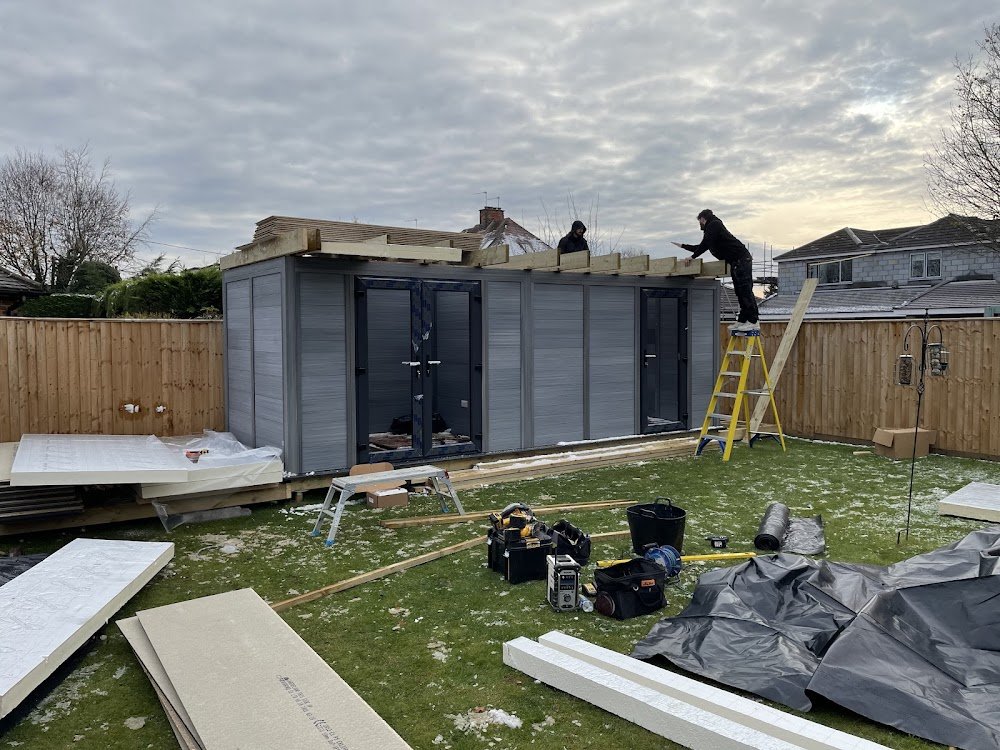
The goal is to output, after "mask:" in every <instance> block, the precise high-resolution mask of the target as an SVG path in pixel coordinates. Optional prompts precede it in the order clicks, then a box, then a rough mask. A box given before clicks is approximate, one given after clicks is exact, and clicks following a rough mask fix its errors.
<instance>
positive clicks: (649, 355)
mask: <svg viewBox="0 0 1000 750" xmlns="http://www.w3.org/2000/svg"><path fill="white" fill-rule="evenodd" d="M642 356H643V357H645V358H646V359H656V355H655V354H643V355H642Z"/></svg>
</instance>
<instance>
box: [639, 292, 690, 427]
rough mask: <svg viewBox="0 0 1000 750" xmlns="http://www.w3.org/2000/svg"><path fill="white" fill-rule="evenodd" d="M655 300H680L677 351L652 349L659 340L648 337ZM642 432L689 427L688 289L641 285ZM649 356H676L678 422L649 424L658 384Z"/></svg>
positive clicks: (640, 362) (640, 407)
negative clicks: (655, 350)
mask: <svg viewBox="0 0 1000 750" xmlns="http://www.w3.org/2000/svg"><path fill="white" fill-rule="evenodd" d="M653 299H676V300H677V351H676V352H658V351H657V352H653V351H652V350H653V349H655V348H656V342H654V341H650V339H649V325H648V321H649V302H650V300H653ZM639 300H640V301H639V420H640V421H639V431H640V433H642V434H648V433H655V432H670V431H674V430H683V429H687V428H688V426H689V422H690V415H689V414H688V378H687V363H688V356H687V352H688V292H687V289H651V288H642V289H641V290H640V295H639ZM648 356H656V357H662V356H676V357H677V413H678V417H679V418H680V419H679V422H678V423H676V424H672V425H670V424H668V425H662V426H659V425H657V426H650V424H649V404H650V400H651V398H652V391H653V389H655V388H656V386H657V384H656V383H655V382H652V378H651V375H650V368H649V367H648V363H647V357H648Z"/></svg>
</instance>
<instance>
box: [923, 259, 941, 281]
mask: <svg viewBox="0 0 1000 750" xmlns="http://www.w3.org/2000/svg"><path fill="white" fill-rule="evenodd" d="M925 271H926V273H927V276H928V277H930V278H938V277H939V276H940V275H941V253H927V268H926V269H925Z"/></svg>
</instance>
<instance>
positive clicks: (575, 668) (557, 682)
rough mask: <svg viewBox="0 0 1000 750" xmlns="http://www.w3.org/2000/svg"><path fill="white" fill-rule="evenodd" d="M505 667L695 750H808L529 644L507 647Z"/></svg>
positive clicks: (522, 640) (518, 641) (526, 641)
mask: <svg viewBox="0 0 1000 750" xmlns="http://www.w3.org/2000/svg"><path fill="white" fill-rule="evenodd" d="M503 661H504V664H506V665H507V666H510V667H513V668H514V669H517V670H520V671H521V672H524V673H525V674H526V675H528V676H529V677H532V678H534V679H536V680H539V681H541V682H544V683H545V684H546V685H551V686H552V687H554V688H556V689H558V690H562V691H563V692H565V693H569V694H570V695H573V696H576V697H577V698H580V699H582V700H585V701H587V702H588V703H592V704H593V705H595V706H598V707H599V708H603V709H604V710H605V711H608V712H610V713H613V714H615V715H616V716H620V717H621V718H623V719H626V720H628V721H631V722H632V723H634V724H638V725H639V726H641V727H643V728H644V729H648V730H649V731H650V732H654V733H655V734H658V735H659V736H661V737H665V738H666V739H668V740H671V741H673V742H676V743H678V744H680V745H683V746H684V747H687V748H691V750H803V748H802V747H801V746H800V745H795V744H792V743H790V742H785V741H784V740H779V739H777V738H776V737H774V736H773V735H769V734H766V733H764V732H761V731H759V730H757V729H752V728H750V727H748V726H746V725H744V724H740V723H738V722H735V721H732V720H730V719H727V718H725V717H723V716H719V715H718V714H715V713H713V712H711V711H706V710H705V709H703V708H699V707H697V706H694V705H692V704H690V703H688V702H686V701H682V700H678V699H676V698H672V697H670V696H669V695H665V694H664V693H662V692H660V691H658V690H654V689H652V688H649V687H646V686H645V685H642V684H640V683H638V682H635V681H633V680H629V679H626V678H624V677H621V676H619V675H616V674H612V673H611V672H609V671H607V670H606V669H602V668H600V667H597V666H594V665H593V664H589V663H587V662H585V661H583V660H582V659H578V658H576V657H575V656H570V655H569V654H565V653H563V652H561V651H556V650H555V649H552V648H549V647H548V646H543V645H541V644H539V643H536V642H535V641H532V640H530V639H528V638H515V639H514V640H512V641H508V642H507V643H505V644H504V645H503Z"/></svg>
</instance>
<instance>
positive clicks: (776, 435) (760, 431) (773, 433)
mask: <svg viewBox="0 0 1000 750" xmlns="http://www.w3.org/2000/svg"><path fill="white" fill-rule="evenodd" d="M753 434H754V435H773V436H774V437H781V433H780V432H770V431H768V430H754V433H753Z"/></svg>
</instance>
